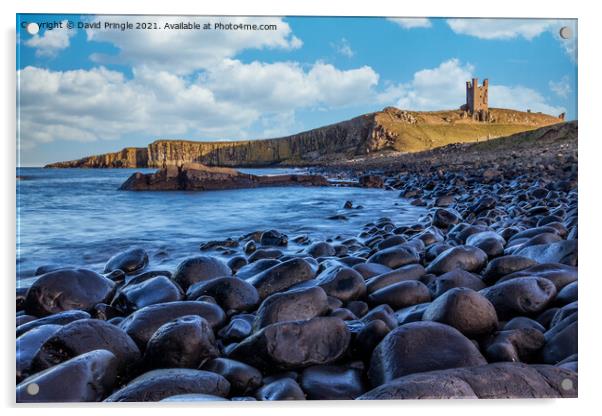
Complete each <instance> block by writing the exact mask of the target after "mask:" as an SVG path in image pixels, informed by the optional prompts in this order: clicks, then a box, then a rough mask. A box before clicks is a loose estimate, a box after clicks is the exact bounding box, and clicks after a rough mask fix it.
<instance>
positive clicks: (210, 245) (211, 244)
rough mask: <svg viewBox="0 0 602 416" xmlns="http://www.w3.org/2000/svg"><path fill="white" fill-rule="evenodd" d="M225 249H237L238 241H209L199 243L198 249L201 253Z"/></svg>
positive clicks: (227, 239) (230, 239) (228, 239)
mask: <svg viewBox="0 0 602 416" xmlns="http://www.w3.org/2000/svg"><path fill="white" fill-rule="evenodd" d="M225 247H230V248H233V247H238V241H236V240H233V239H232V238H226V239H225V240H211V241H206V242H204V243H201V245H200V247H199V248H200V250H201V251H207V250H215V249H219V248H225Z"/></svg>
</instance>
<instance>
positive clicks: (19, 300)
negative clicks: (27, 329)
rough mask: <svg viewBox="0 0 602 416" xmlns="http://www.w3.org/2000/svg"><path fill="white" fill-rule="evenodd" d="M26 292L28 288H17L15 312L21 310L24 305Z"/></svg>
mask: <svg viewBox="0 0 602 416" xmlns="http://www.w3.org/2000/svg"><path fill="white" fill-rule="evenodd" d="M27 290H29V288H27V287H18V288H17V293H16V295H17V297H16V308H17V312H19V311H21V310H23V307H24V305H25V297H26V296H27Z"/></svg>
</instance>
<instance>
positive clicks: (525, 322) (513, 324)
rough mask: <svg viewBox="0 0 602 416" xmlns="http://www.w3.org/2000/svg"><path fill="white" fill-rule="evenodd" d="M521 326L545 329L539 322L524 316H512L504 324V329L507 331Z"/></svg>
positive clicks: (543, 330)
mask: <svg viewBox="0 0 602 416" xmlns="http://www.w3.org/2000/svg"><path fill="white" fill-rule="evenodd" d="M522 328H532V329H537V330H538V331H540V332H545V331H546V329H545V328H544V326H543V325H542V324H540V323H539V322H537V321H535V320H533V319H530V318H527V317H525V316H517V317H516V318H512V319H511V320H509V321H508V322H506V325H504V328H503V329H504V331H509V330H511V329H522Z"/></svg>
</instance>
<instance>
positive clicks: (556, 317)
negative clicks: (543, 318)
mask: <svg viewBox="0 0 602 416" xmlns="http://www.w3.org/2000/svg"><path fill="white" fill-rule="evenodd" d="M578 306H579V305H578V301H575V302H572V303H569V304H568V305H564V306H563V307H562V308H551V309H556V311H555V312H554V314H553V316H552V319H550V322H549V325H548V328H550V329H552V328H553V327H555V326H556V325H557V324H558V323H560V322H562V321H564V319H565V318H568V317H569V316H571V315H575V314H577V312H578ZM538 318H539V317H538Z"/></svg>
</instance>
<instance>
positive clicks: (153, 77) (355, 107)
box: [17, 15, 577, 166]
mask: <svg viewBox="0 0 602 416" xmlns="http://www.w3.org/2000/svg"><path fill="white" fill-rule="evenodd" d="M22 22H37V23H39V24H40V25H41V26H44V25H43V23H45V22H63V28H57V29H53V30H45V29H44V28H42V29H41V30H40V32H39V33H38V34H36V35H33V36H32V35H30V34H29V33H27V31H26V30H25V29H24V28H23V27H22V24H21V23H22ZM69 22H71V23H73V24H75V25H77V23H78V22H100V23H101V25H104V24H105V23H124V22H131V23H133V24H134V25H136V23H143V22H151V23H153V24H154V23H156V24H157V25H158V27H159V28H160V29H156V30H142V29H141V30H136V29H132V30H126V31H120V30H114V29H106V28H102V29H88V30H85V29H68V28H67V24H68V23H69ZM178 22H197V23H199V24H204V23H209V24H211V25H213V24H214V23H216V22H222V23H245V24H273V25H276V27H277V30H270V31H241V30H238V31H232V30H230V31H224V30H215V29H211V30H174V29H164V25H165V23H178ZM563 26H568V27H570V28H571V29H572V32H573V37H572V38H571V39H570V40H563V39H561V38H560V36H559V35H558V31H559V29H560V28H561V27H563ZM17 28H18V29H17V32H18V33H17V42H18V44H17V74H18V94H19V95H18V97H19V105H20V123H19V138H20V142H19V145H20V146H19V147H20V163H21V165H23V166H35V165H42V164H45V163H48V162H53V161H58V160H68V159H75V158H79V157H83V156H86V155H89V154H98V153H105V152H109V151H116V150H119V149H121V148H123V147H126V146H145V145H146V144H148V143H149V142H151V141H153V140H156V139H159V138H186V139H193V140H232V139H257V138H266V137H277V136H281V135H286V134H291V133H295V132H298V131H302V130H307V129H311V128H315V127H319V126H322V125H325V124H329V123H334V122H337V121H341V120H344V119H348V118H351V117H354V116H357V115H360V114H363V113H367V112H371V111H377V110H380V109H382V108H383V107H386V106H388V105H393V106H397V107H400V108H405V109H411V110H438V109H454V108H457V107H459V106H460V105H461V104H462V103H463V100H464V82H465V81H466V80H468V79H469V78H470V77H472V76H476V77H478V78H480V79H483V78H489V80H490V105H491V106H493V107H503V108H515V109H518V110H526V109H527V108H529V109H531V110H532V111H542V112H545V113H550V114H554V115H557V114H558V113H560V112H566V113H567V117H568V118H569V119H575V118H577V63H576V62H577V59H576V55H577V50H576V35H577V27H576V22H575V21H570V20H536V19H521V20H517V19H495V20H487V19H426V18H418V19H399V18H398V19H386V18H346V17H345V18H334V17H287V18H279V17H267V18H235V17H222V18H220V17H211V18H208V17H195V18H192V17H174V16H170V17H157V16H153V17H152V18H149V17H146V18H145V17H139V16H75V15H20V16H18V17H17Z"/></svg>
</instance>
